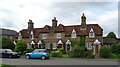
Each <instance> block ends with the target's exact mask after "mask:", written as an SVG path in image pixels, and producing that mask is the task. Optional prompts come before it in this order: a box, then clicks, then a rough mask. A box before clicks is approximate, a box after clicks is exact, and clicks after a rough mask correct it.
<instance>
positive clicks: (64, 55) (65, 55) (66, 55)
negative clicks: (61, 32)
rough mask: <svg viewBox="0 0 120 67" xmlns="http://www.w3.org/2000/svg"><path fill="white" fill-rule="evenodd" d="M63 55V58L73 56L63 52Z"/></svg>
mask: <svg viewBox="0 0 120 67" xmlns="http://www.w3.org/2000/svg"><path fill="white" fill-rule="evenodd" d="M62 57H63V58H71V55H68V54H63V55H62Z"/></svg>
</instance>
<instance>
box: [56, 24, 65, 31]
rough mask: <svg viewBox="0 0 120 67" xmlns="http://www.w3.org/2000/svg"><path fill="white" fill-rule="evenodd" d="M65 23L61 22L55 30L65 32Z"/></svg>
mask: <svg viewBox="0 0 120 67" xmlns="http://www.w3.org/2000/svg"><path fill="white" fill-rule="evenodd" d="M64 31H65V30H64V25H62V24H59V25H58V26H57V27H56V29H55V32H64Z"/></svg>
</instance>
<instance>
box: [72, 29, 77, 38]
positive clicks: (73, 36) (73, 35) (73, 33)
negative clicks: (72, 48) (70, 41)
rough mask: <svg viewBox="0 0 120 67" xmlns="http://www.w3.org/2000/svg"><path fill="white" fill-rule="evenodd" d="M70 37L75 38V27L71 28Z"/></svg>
mask: <svg viewBox="0 0 120 67" xmlns="http://www.w3.org/2000/svg"><path fill="white" fill-rule="evenodd" d="M71 38H76V31H75V29H73V31H72V33H71Z"/></svg>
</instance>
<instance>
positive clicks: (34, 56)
mask: <svg viewBox="0 0 120 67" xmlns="http://www.w3.org/2000/svg"><path fill="white" fill-rule="evenodd" d="M31 58H40V53H39V52H35V53H34V52H33V53H32V54H31Z"/></svg>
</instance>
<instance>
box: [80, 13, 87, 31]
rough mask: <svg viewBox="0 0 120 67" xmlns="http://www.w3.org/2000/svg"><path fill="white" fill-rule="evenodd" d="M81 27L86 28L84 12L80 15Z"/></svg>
mask: <svg viewBox="0 0 120 67" xmlns="http://www.w3.org/2000/svg"><path fill="white" fill-rule="evenodd" d="M81 29H82V30H86V17H85V15H84V13H83V14H82V16H81Z"/></svg>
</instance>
